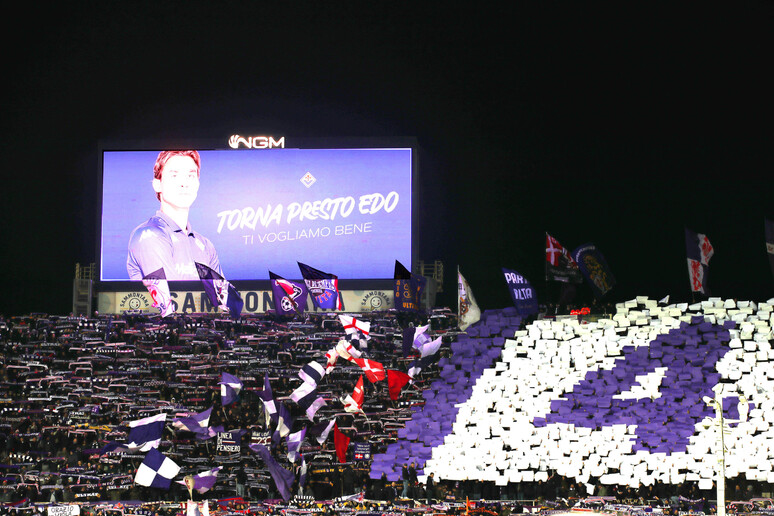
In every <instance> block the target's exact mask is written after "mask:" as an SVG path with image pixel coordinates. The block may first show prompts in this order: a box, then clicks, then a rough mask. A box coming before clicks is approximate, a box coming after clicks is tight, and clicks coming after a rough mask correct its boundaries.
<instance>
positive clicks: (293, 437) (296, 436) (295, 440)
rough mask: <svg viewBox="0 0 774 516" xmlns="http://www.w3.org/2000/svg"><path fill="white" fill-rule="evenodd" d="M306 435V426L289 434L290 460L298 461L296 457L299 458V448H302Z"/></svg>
mask: <svg viewBox="0 0 774 516" xmlns="http://www.w3.org/2000/svg"><path fill="white" fill-rule="evenodd" d="M304 437H306V428H302V429H301V430H299V431H298V432H294V433H292V434H289V435H288V440H287V442H288V460H290V462H296V459H298V455H299V453H298V450H300V449H301V443H303V442H304Z"/></svg>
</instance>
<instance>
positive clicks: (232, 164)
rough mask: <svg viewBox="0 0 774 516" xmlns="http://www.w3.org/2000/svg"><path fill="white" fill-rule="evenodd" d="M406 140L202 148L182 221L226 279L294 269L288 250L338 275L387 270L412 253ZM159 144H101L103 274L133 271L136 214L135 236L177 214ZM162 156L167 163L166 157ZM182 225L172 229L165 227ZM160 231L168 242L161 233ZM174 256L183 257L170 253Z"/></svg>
mask: <svg viewBox="0 0 774 516" xmlns="http://www.w3.org/2000/svg"><path fill="white" fill-rule="evenodd" d="M412 152H413V150H412V149H411V148H346V149H344V148H337V149H334V148H327V149H319V148H315V149H290V148H282V149H271V150H200V151H198V161H199V164H198V165H199V167H198V168H199V174H198V181H196V187H197V188H198V190H197V191H194V192H192V194H193V195H190V194H191V192H187V193H186V196H187V198H186V200H185V201H184V202H183V204H185V205H186V206H185V208H186V209H187V224H188V226H189V228H190V230H193V231H194V232H196V233H195V234H196V235H199V237H197V238H198V240H196V241H195V243H196V245H198V246H199V248H200V251H202V252H205V253H209V254H212V253H216V255H217V260H218V261H219V265H220V267H221V269H222V273H223V275H224V276H225V277H226V278H227V279H229V280H232V281H233V280H266V279H269V271H271V272H273V273H275V274H278V275H280V276H283V277H286V278H300V273H299V270H298V266H297V262H302V263H305V264H308V265H310V266H312V267H314V268H317V269H320V270H323V271H325V272H329V273H332V274H336V275H337V276H338V277H339V278H340V279H358V280H363V279H385V278H392V277H393V271H394V266H395V260H399V261H401V262H402V263H406V264H410V263H412V173H413V170H412V163H413V159H412ZM159 153H160V151H159V150H109V151H107V150H106V151H103V153H102V159H103V162H102V211H101V219H100V222H101V229H100V231H101V234H100V238H101V240H100V248H99V255H100V280H101V281H104V282H111V281H113V282H119V281H129V280H134V279H139V278H137V277H136V274H137V271H134V275H133V274H132V267H133V265H134V266H136V264H133V263H129V264H128V263H127V262H128V261H129V262H133V258H132V257H130V252H129V247H130V246H129V243H130V237H131V236H132V235H133V233H135V229H136V228H138V227H140V226H142V227H140V229H139V230H138V231H137V234H136V235H135V236H134V239H135V240H134V241H135V242H137V241H143V240H152V237H155V236H158V235H156V234H154V233H153V231H147V230H146V229H147V227H148V224H151V226H153V220H155V221H156V222H158V220H159V217H160V216H161V217H162V218H164V221H163V222H162V225H164V224H169V227H174V228H177V229H179V225H177V226H174V225H173V224H172V222H171V221H172V220H173V219H175V220H178V221H179V220H181V219H180V218H179V210H180V207H179V206H177V204H180V203H179V202H175V201H174V199H173V194H172V193H170V192H171V190H164V189H163V188H166V187H164V186H162V183H167V182H172V181H173V175H172V174H167V175H164V171H166V170H167V169H166V168H162V169H161V170H162V174H161V179H160V180H158V181H154V165H155V164H156V161H157V158H158V156H159ZM184 160H185V158H184ZM171 162H172V161H171V160H170V161H169V162H167V164H166V165H165V166H166V167H168V168H169V167H171V165H169V163H171ZM188 162H189V163H190V161H188ZM177 173H178V171H175V174H177ZM170 188H171V187H170ZM159 190H161V195H163V196H165V197H164V200H165V202H166V207H165V208H164V210H169V209H170V208H169V206H170V205H172V206H173V208H172V209H173V210H177V211H175V216H174V217H172V216H170V214H169V213H167V212H166V211H164V210H162V206H164V203H162V202H160V199H159V198H158V197H157V191H159ZM154 217H155V219H153V218H154ZM151 219H153V220H151ZM182 220H185V218H183V219H182ZM152 229H154V231H155V230H156V229H158V228H157V227H155V226H153V227H152ZM186 229H188V228H186ZM186 233H189V234H191V235H193V234H192V233H190V232H188V231H187V232H186ZM181 234H183V232H182V231H178V232H177V233H172V234H171V238H172V239H173V240H174V239H175V238H177V236H176V235H178V236H179V235H181ZM162 236H164V235H162ZM146 237H147V238H146ZM201 237H204V238H201ZM165 238H167V243H168V240H169V235H167V236H165ZM145 243H147V242H143V244H145ZM205 244H206V246H205ZM192 249H193V251H194V254H196V253H198V252H199V251H196V248H195V247H194V246H192ZM133 252H134V251H133ZM146 254H147V252H146ZM128 258H129V260H128ZM176 261H177V262H181V261H182V258H179V255H178V258H176ZM127 265H129V267H127ZM175 266H176V267H178V268H179V267H183V268H185V264H182V265H181V264H180V263H175ZM165 268H166V275H167V279H170V280H175V279H186V278H176V277H175V273H174V272H173V271H172V270H171V269H172V266H170V265H168V266H167V267H165ZM147 272H148V271H145V272H144V274H147Z"/></svg>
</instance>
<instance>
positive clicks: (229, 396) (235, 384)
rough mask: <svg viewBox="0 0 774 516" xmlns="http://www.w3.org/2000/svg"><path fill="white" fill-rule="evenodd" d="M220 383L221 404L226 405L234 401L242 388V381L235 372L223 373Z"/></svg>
mask: <svg viewBox="0 0 774 516" xmlns="http://www.w3.org/2000/svg"><path fill="white" fill-rule="evenodd" d="M219 383H220V397H221V404H222V405H223V406H224V407H225V406H226V405H230V404H232V403H234V402H235V401H236V400H237V398H238V397H239V391H241V390H242V381H241V380H240V379H239V378H237V377H236V376H234V375H233V374H228V373H221V378H220V382H219Z"/></svg>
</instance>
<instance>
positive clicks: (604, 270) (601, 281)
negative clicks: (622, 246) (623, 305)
mask: <svg viewBox="0 0 774 516" xmlns="http://www.w3.org/2000/svg"><path fill="white" fill-rule="evenodd" d="M572 258H573V260H575V263H577V264H578V268H579V269H580V271H581V274H583V277H584V278H585V279H586V282H587V283H588V284H589V286H590V287H591V290H592V292H594V296H596V298H597V299H599V298H601V297H602V296H604V295H605V294H607V293H608V292H610V290H611V289H612V288H613V287H614V286H615V277H614V276H613V273H612V272H611V271H610V267H609V266H608V265H607V260H605V257H604V256H602V253H601V252H599V249H597V246H595V245H594V244H583V245H582V246H580V247H578V248H576V249H575V250H574V251H573V252H572ZM535 304H536V305H537V301H535ZM535 313H537V312H535Z"/></svg>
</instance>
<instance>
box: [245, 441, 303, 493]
mask: <svg viewBox="0 0 774 516" xmlns="http://www.w3.org/2000/svg"><path fill="white" fill-rule="evenodd" d="M250 449H251V450H253V451H254V452H255V453H257V454H258V455H259V456H260V457H261V459H262V460H263V462H264V463H265V464H266V467H267V468H268V469H269V473H270V474H271V477H272V478H273V479H274V484H275V485H276V486H277V491H279V492H280V494H281V495H282V498H283V499H284V500H289V499H290V497H291V492H290V490H291V488H292V487H293V481H295V479H296V476H295V475H294V474H293V472H292V471H288V470H286V469H285V468H283V467H282V466H280V465H279V464H278V463H277V461H276V460H274V457H272V456H271V452H270V451H269V449H268V448H267V447H266V446H264V445H262V444H251V445H250Z"/></svg>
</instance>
